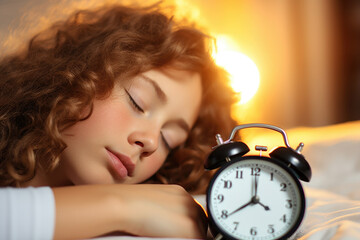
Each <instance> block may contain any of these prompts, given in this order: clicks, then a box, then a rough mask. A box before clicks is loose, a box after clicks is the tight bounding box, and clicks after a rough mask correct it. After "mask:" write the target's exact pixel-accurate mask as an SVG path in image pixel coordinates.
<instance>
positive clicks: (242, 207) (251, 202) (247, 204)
mask: <svg viewBox="0 0 360 240" xmlns="http://www.w3.org/2000/svg"><path fill="white" fill-rule="evenodd" d="M250 204H253V201H252V200H250V201H249V202H248V203H245V204H244V205H242V206H241V207H239V208H237V209H235V210H234V211H232V212H231V213H229V214H228V216H230V215H233V214H234V213H236V212H238V211H240V210H241V209H244V208H245V207H247V206H249V205H250Z"/></svg>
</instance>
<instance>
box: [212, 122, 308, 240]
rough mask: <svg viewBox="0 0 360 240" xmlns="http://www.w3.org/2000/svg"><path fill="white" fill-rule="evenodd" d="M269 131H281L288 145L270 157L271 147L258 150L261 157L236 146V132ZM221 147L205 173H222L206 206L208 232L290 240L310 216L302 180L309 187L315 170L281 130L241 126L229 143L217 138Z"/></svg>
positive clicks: (242, 145) (215, 179)
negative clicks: (312, 171) (262, 129)
mask: <svg viewBox="0 0 360 240" xmlns="http://www.w3.org/2000/svg"><path fill="white" fill-rule="evenodd" d="M245 128H266V129H270V130H274V131H277V132H279V133H280V134H281V135H282V136H283V140H284V145H285V146H280V147H278V148H276V149H274V150H273V151H271V152H270V153H269V154H268V155H267V156H262V153H264V152H266V151H267V147H266V146H258V145H257V146H255V149H256V150H258V151H259V155H246V154H247V153H248V152H249V151H250V149H249V147H248V146H247V145H246V144H245V143H244V142H241V141H234V136H235V134H236V133H237V131H239V130H241V129H245ZM216 141H217V144H218V145H217V146H215V147H214V148H213V150H212V152H211V153H210V154H209V156H208V158H207V160H206V162H205V168H206V169H207V170H212V169H216V168H219V170H218V171H217V172H216V173H215V174H214V176H213V177H212V179H211V181H210V183H209V186H208V189H207V192H206V204H207V212H208V217H209V227H210V230H211V233H212V234H213V236H214V239H216V240H220V239H230V240H235V239H252V240H258V239H259V240H260V239H262V240H263V239H286V238H288V237H290V236H291V235H293V234H294V232H295V231H296V230H297V229H298V227H299V226H300V223H301V222H302V220H303V217H304V213H305V208H306V205H305V194H304V190H303V187H302V185H301V182H300V180H301V181H305V182H309V181H310V179H311V168H310V165H309V163H308V162H307V161H306V159H305V158H304V156H303V155H302V154H301V151H302V148H303V147H304V144H303V143H300V144H299V146H298V147H297V148H296V149H293V148H291V147H290V145H289V141H288V137H287V135H286V133H285V131H284V130H283V129H281V128H279V127H276V126H273V125H269V124H261V123H252V124H244V125H239V126H236V127H235V128H234V129H233V130H232V132H231V134H230V137H229V139H228V140H226V141H224V140H223V139H222V137H221V136H220V135H219V134H217V135H216Z"/></svg>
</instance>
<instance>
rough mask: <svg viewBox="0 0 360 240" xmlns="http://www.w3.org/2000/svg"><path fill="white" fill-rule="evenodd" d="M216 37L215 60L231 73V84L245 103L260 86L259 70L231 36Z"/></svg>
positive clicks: (242, 102)
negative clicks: (238, 48)
mask: <svg viewBox="0 0 360 240" xmlns="http://www.w3.org/2000/svg"><path fill="white" fill-rule="evenodd" d="M216 39H217V50H216V51H214V54H213V57H214V59H215V62H216V64H217V65H219V66H221V67H223V68H224V69H225V70H226V71H227V72H228V73H229V74H230V78H231V86H232V88H233V89H234V90H235V91H236V92H238V93H240V96H241V100H240V104H245V103H247V102H248V101H249V100H250V99H251V98H252V97H253V96H254V95H255V93H256V91H257V90H258V88H259V84H260V74H259V70H258V68H257V67H256V65H255V63H254V62H253V61H252V60H251V59H250V58H249V57H247V56H246V55H244V54H242V53H241V52H239V51H238V50H237V47H236V45H235V44H234V43H233V42H232V41H231V40H230V39H229V38H227V37H225V36H217V37H216Z"/></svg>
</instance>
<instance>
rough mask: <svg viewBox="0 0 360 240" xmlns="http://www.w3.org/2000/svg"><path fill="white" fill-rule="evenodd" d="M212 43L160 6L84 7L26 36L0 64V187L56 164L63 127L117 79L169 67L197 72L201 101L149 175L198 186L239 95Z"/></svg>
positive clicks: (229, 125)
mask: <svg viewBox="0 0 360 240" xmlns="http://www.w3.org/2000/svg"><path fill="white" fill-rule="evenodd" d="M213 41H214V39H213V38H212V37H210V36H208V35H206V34H204V33H203V32H202V31H200V30H199V29H198V28H196V27H195V25H194V24H193V23H191V24H189V23H186V22H185V21H175V20H174V18H173V17H172V16H170V15H169V16H168V15H166V14H165V13H163V12H162V11H161V9H160V6H159V4H155V5H152V6H149V7H129V6H128V7H126V6H120V5H111V6H103V7H101V8H98V9H94V10H80V11H77V12H75V13H73V14H72V15H71V16H70V17H69V18H68V19H67V20H65V21H59V22H56V23H54V24H53V25H52V26H51V27H49V28H47V29H46V30H44V31H42V32H40V33H38V34H37V35H35V36H34V37H32V38H31V39H30V41H29V43H28V45H27V48H26V50H23V51H21V52H18V53H16V54H12V55H9V56H6V57H4V58H3V59H2V60H1V61H0V76H1V79H0V89H1V90H0V186H19V185H20V184H21V183H22V182H26V181H29V180H31V179H32V178H33V177H34V176H35V174H36V169H38V168H42V169H43V170H45V171H51V170H53V169H54V168H56V166H57V165H58V163H59V161H60V160H59V159H60V155H61V153H62V151H63V150H64V149H65V148H66V144H65V143H64V142H63V141H62V140H61V131H63V130H64V129H65V128H67V127H69V126H72V125H73V124H75V123H77V122H78V121H82V120H84V119H86V118H88V117H89V116H90V115H91V110H92V106H93V105H92V104H93V100H94V99H95V98H106V97H107V96H108V95H109V93H110V92H111V90H112V88H113V87H114V85H115V83H116V82H117V81H124V80H125V79H130V78H131V77H133V76H135V75H137V74H139V73H142V72H145V71H147V70H150V69H154V68H160V67H163V66H169V65H171V66H172V67H176V68H178V69H182V70H188V71H194V72H198V73H200V74H201V79H202V88H203V99H202V106H201V109H200V113H199V117H198V119H197V121H196V123H195V125H194V127H193V129H192V130H191V132H190V134H189V137H188V139H187V141H186V143H185V144H183V145H182V146H181V147H179V148H177V149H175V150H174V151H173V152H172V153H171V154H170V155H169V157H168V159H167V160H166V162H165V164H164V165H163V166H162V168H161V169H160V171H159V172H158V173H156V175H155V176H153V177H152V178H151V179H150V180H149V181H151V182H162V183H177V184H180V185H182V186H183V187H184V188H185V189H187V190H189V191H192V192H201V191H203V190H204V189H205V187H206V186H207V181H208V179H209V177H210V176H211V174H212V173H211V172H207V171H205V170H204V167H203V164H204V159H205V157H206V155H207V154H208V153H209V151H210V150H211V146H213V145H215V141H214V136H215V134H216V133H220V134H222V135H228V134H229V133H230V131H231V129H232V127H233V126H234V125H235V121H234V120H233V119H232V118H231V106H232V104H233V103H234V102H235V101H236V98H235V95H234V93H233V91H232V89H231V88H230V86H229V83H228V76H227V74H226V72H225V71H224V70H223V69H221V68H220V67H218V66H217V65H216V64H215V63H214V61H213V59H212V57H211V46H212V45H211V44H212V43H213ZM86 109H90V111H89V112H88V115H87V116H85V117H84V116H83V115H81V113H83V112H84V110H86Z"/></svg>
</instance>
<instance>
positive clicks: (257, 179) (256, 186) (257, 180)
mask: <svg viewBox="0 0 360 240" xmlns="http://www.w3.org/2000/svg"><path fill="white" fill-rule="evenodd" d="M254 177H255V194H254V197H256V196H257V188H258V182H259V178H257V177H256V174H255V176H254Z"/></svg>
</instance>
